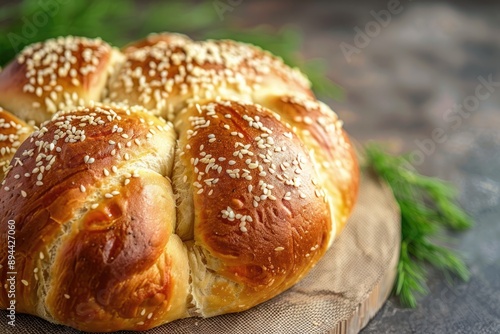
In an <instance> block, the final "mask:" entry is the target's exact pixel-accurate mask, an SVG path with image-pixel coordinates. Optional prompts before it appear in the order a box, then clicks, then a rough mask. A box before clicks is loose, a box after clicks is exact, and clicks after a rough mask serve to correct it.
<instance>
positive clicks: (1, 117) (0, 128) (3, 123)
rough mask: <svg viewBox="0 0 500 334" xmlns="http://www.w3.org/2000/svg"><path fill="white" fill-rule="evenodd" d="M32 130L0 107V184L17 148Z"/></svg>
mask: <svg viewBox="0 0 500 334" xmlns="http://www.w3.org/2000/svg"><path fill="white" fill-rule="evenodd" d="M32 131H33V128H32V127H31V126H29V125H28V124H26V123H25V122H23V121H21V120H20V119H19V118H17V117H15V116H14V115H12V114H11V113H9V112H7V111H6V110H3V109H2V108H1V107H0V182H1V181H3V178H4V177H5V174H6V173H7V171H8V169H10V161H11V160H12V157H13V156H14V154H15V153H16V150H17V148H18V147H19V146H20V145H21V143H22V142H23V141H24V140H25V139H26V138H27V137H28V136H29V134H30V133H31V132H32Z"/></svg>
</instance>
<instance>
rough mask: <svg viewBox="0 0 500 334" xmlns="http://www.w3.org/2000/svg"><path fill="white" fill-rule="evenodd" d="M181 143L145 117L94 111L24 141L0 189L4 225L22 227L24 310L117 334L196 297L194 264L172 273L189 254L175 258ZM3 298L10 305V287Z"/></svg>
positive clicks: (0, 253) (0, 258)
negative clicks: (192, 292)
mask: <svg viewBox="0 0 500 334" xmlns="http://www.w3.org/2000/svg"><path fill="white" fill-rule="evenodd" d="M174 136H175V134H174V132H173V130H172V126H171V125H169V124H167V123H165V122H164V121H161V120H160V119H157V118H155V117H153V116H151V115H150V114H148V113H146V112H144V111H137V112H130V111H124V110H122V109H119V108H118V109H117V108H109V107H99V106H97V107H92V108H80V110H78V111H76V112H73V113H67V114H61V115H60V116H58V117H55V118H54V120H53V121H51V122H48V123H44V124H43V125H42V127H41V129H40V130H39V131H36V132H35V133H34V134H33V135H31V137H30V138H29V139H28V140H26V141H25V142H24V143H23V145H21V147H20V149H19V150H18V152H17V153H16V158H18V161H19V163H18V164H15V165H14V167H13V168H12V170H11V171H10V173H9V174H8V176H7V178H6V179H5V183H4V185H3V186H2V189H0V214H1V219H2V221H8V220H13V221H15V222H16V240H18V241H19V242H18V244H17V247H16V269H17V271H18V273H19V275H18V277H17V287H16V288H17V289H16V293H17V295H16V298H17V308H18V310H19V311H20V312H26V313H32V314H38V315H41V316H44V317H45V318H46V319H48V320H51V321H55V322H59V323H66V324H69V325H71V326H74V327H76V328H79V329H84V330H103V329H104V330H108V331H111V330H118V329H137V328H144V326H146V327H150V326H151V325H154V324H155V323H163V322H165V321H166V320H169V319H170V318H171V314H168V312H166V311H167V310H168V309H169V307H170V303H171V302H172V300H174V301H176V300H177V299H186V298H187V290H188V289H187V276H188V267H187V266H186V265H184V266H182V265H176V266H175V267H171V266H170V265H169V263H171V262H174V263H175V262H178V261H179V259H181V258H182V257H183V256H184V257H186V255H183V254H182V250H177V251H176V254H175V256H177V257H178V258H177V259H171V257H172V254H169V253H168V252H167V251H166V248H167V247H166V245H167V243H169V242H170V239H171V238H172V232H173V230H174V226H175V207H174V198H173V193H172V191H171V189H170V186H169V181H168V180H167V179H166V178H164V177H163V176H162V175H166V174H167V173H170V170H171V164H172V162H173V160H172V158H173V152H172V150H173V146H174ZM27 194H29V196H27ZM153 208H154V209H153ZM6 228H7V225H6V224H2V225H1V226H0V234H1V236H0V239H1V240H2V243H3V244H6V240H5V239H6V236H7V230H6ZM23 240H26V241H29V242H23ZM174 243H175V241H174ZM178 247H180V249H182V247H183V246H182V245H181V244H180V243H179V246H178ZM6 251H7V249H6V248H2V249H1V250H0V263H1V264H2V266H3V267H7V253H6ZM177 253H179V254H177ZM161 261H163V262H164V265H163V266H161ZM157 262H158V263H157ZM160 268H163V270H160ZM179 271H183V273H179ZM5 275H6V271H2V273H1V276H2V280H4V281H5V279H6V277H5ZM174 276H175V277H177V276H178V277H180V278H181V279H182V280H181V281H179V280H177V279H172V277H174ZM23 281H24V282H27V283H28V284H27V285H26V284H24V283H23ZM173 290H175V292H174V291H173ZM182 294H184V297H183V296H182ZM174 297H175V298H174ZM0 302H1V305H2V306H3V307H6V305H7V302H8V299H7V295H6V291H5V290H2V291H1V293H0ZM40 309H42V310H45V311H43V312H45V314H44V313H43V312H41V311H40ZM142 309H145V310H147V312H148V314H147V315H149V313H153V315H154V318H153V316H150V318H149V319H146V317H147V315H146V316H144V315H141V312H142ZM157 313H158V314H159V316H158V315H157ZM183 314H184V315H185V314H186V313H185V312H184V313H183V312H182V310H180V311H179V310H177V314H176V315H177V317H178V316H182V315H183ZM90 320H91V321H90ZM145 320H147V321H145ZM145 324H146V325H145Z"/></svg>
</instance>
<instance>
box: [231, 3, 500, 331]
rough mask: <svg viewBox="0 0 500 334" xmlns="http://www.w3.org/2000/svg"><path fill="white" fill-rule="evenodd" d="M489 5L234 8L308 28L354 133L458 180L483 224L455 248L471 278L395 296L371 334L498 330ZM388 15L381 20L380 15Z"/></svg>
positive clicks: (243, 15)
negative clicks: (341, 92) (413, 296)
mask: <svg viewBox="0 0 500 334" xmlns="http://www.w3.org/2000/svg"><path fill="white" fill-rule="evenodd" d="M485 3H486V2H479V3H475V5H472V4H468V3H467V2H458V3H454V4H450V3H446V2H425V1H424V2H422V1H408V0H404V1H403V0H402V1H399V2H398V1H392V2H391V1H376V2H368V1H364V2H361V3H349V4H339V3H336V2H333V1H307V2H306V1H304V2H295V1H272V2H265V1H252V2H243V3H241V5H240V6H238V7H236V8H235V9H234V11H233V12H232V13H231V15H235V16H236V17H238V19H239V20H240V21H239V22H240V23H241V24H242V25H243V26H244V25H245V24H247V25H249V26H251V25H256V24H269V23H271V24H272V25H273V26H275V27H279V26H281V25H284V24H290V23H291V24H294V25H295V26H296V27H297V28H298V29H300V30H301V31H302V32H303V35H304V41H305V43H304V47H303V50H302V51H303V53H304V54H305V56H306V57H308V58H315V57H320V58H324V59H326V60H327V63H328V70H329V72H328V73H329V76H330V77H331V78H332V79H333V80H334V81H335V82H337V83H338V84H340V85H341V86H342V87H343V88H344V89H345V92H346V97H345V99H344V101H341V102H338V101H326V102H327V103H328V104H330V105H331V106H332V107H333V108H334V110H335V111H336V112H337V113H338V114H339V115H340V117H341V118H342V119H343V120H344V121H345V126H346V128H347V130H348V131H349V132H350V134H351V135H352V136H353V137H354V138H356V139H357V140H358V141H360V142H362V143H366V142H368V141H371V140H375V141H378V142H383V143H384V144H386V145H387V146H388V147H389V148H390V149H391V150H392V151H393V152H396V153H399V152H409V153H411V156H412V159H413V165H414V166H415V167H416V168H417V169H418V170H419V171H421V172H422V173H424V174H427V175H431V176H437V177H440V178H443V179H446V180H449V181H451V182H453V183H455V184H456V185H457V187H458V188H459V190H460V194H461V196H460V199H461V203H462V204H463V206H464V207H465V209H466V210H467V211H468V212H469V213H470V214H471V215H472V217H473V218H474V220H475V227H474V228H473V229H472V230H470V231H467V232H464V233H457V234H455V235H453V236H454V237H455V238H456V239H455V241H456V242H454V243H453V244H452V246H453V247H455V248H457V249H458V250H459V251H460V252H461V253H462V254H463V256H464V258H465V260H466V262H467V264H468V266H469V267H470V270H471V272H472V277H471V279H470V281H469V282H468V283H462V282H454V284H451V282H449V281H447V280H446V279H445V277H443V276H441V275H438V274H436V273H431V279H430V281H429V284H428V288H429V290H430V293H429V294H428V295H427V296H425V297H423V298H421V299H420V300H419V305H418V307H417V308H416V309H405V308H403V307H401V305H400V304H399V303H398V301H397V299H396V298H391V299H389V300H388V301H387V302H386V304H385V305H384V307H383V308H382V310H381V311H380V312H379V313H378V314H377V315H376V317H375V318H374V319H373V320H372V321H371V322H370V323H369V324H368V326H367V327H366V328H365V329H364V330H363V333H499V332H500V205H499V202H500V131H499V130H500V62H499V59H500V4H498V3H497V4H495V5H491V4H485ZM395 4H398V5H397V6H396V5H395ZM390 6H392V7H390ZM391 8H392V9H393V11H392V12H390V9H391ZM388 11H389V13H390V16H389V17H388V18H386V19H385V21H384V22H383V23H384V25H385V26H383V25H382V24H381V23H380V22H379V21H377V20H376V18H375V16H374V13H378V14H379V15H383V14H381V13H387V12H388ZM375 15H376V14H375ZM386 17H387V16H386ZM367 28H368V29H372V30H371V32H370V31H367V30H366V29H367ZM359 31H362V32H364V33H365V34H366V36H367V37H368V38H367V39H365V40H363V39H362V37H359V36H358V37H357V35H360V33H359ZM368 32H370V34H371V36H370V35H368V34H367V33H368ZM343 50H344V51H343ZM346 50H347V52H346ZM488 82H489V83H488ZM461 106H462V107H461Z"/></svg>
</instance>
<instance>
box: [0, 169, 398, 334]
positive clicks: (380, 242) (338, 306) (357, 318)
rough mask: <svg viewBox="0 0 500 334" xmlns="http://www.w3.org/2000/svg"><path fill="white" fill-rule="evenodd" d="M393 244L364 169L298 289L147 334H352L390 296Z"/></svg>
mask: <svg viewBox="0 0 500 334" xmlns="http://www.w3.org/2000/svg"><path fill="white" fill-rule="evenodd" d="M399 246H400V215H399V209H398V206H397V203H396V202H395V200H394V198H393V196H392V193H391V191H390V190H389V189H388V187H387V186H386V185H385V184H382V183H381V182H380V181H379V180H378V179H377V178H376V177H375V176H374V175H373V174H372V173H371V172H367V171H364V172H363V177H362V182H361V188H360V192H359V199H358V203H357V204H356V208H355V211H354V214H353V215H352V217H351V219H350V221H349V223H348V224H347V227H346V229H345V230H344V232H342V234H341V236H340V237H339V238H338V239H337V240H336V241H335V243H334V244H333V246H332V248H331V249H330V250H329V251H328V253H327V254H326V255H325V257H324V258H323V259H322V260H321V261H320V262H319V263H318V264H317V266H316V267H315V268H314V269H313V270H312V271H311V272H310V273H309V275H307V277H306V278H305V279H304V280H302V281H301V282H300V283H299V284H297V285H295V286H294V287H293V288H291V289H290V290H288V291H286V292H284V293H282V294H281V295H279V296H277V297H276V298H274V299H272V300H270V301H268V302H266V303H263V304H261V305H259V306H257V307H255V308H253V309H251V310H249V311H246V312H242V313H238V314H228V315H223V316H218V317H214V318H209V319H200V318H190V319H183V320H179V321H175V322H173V323H170V324H167V325H164V326H160V327H158V328H155V329H152V330H150V331H148V332H147V333H149V334H164V333H204V334H212V333H214V334H216V333H238V334H243V333H330V332H331V333H357V332H358V331H359V330H360V329H361V328H363V327H364V326H365V325H366V324H367V323H368V321H369V319H371V318H372V317H373V316H374V315H375V313H376V312H377V311H378V310H379V308H380V307H381V306H382V304H383V302H384V301H385V299H386V298H387V296H388V294H389V293H390V291H391V288H392V285H393V282H394V278H395V271H396V265H397V260H398V255H399ZM1 314H2V320H1V321H0V333H12V334H26V333H28V334H31V333H40V334H42V333H43V334H55V333H65V334H66V333H80V332H78V331H76V330H74V329H71V328H68V327H64V326H56V325H53V324H51V323H49V322H46V321H44V320H41V319H39V318H37V317H34V316H29V315H24V314H17V315H16V326H15V327H12V326H10V325H8V324H7V317H6V314H7V313H6V312H5V311H1ZM122 333H125V332H122Z"/></svg>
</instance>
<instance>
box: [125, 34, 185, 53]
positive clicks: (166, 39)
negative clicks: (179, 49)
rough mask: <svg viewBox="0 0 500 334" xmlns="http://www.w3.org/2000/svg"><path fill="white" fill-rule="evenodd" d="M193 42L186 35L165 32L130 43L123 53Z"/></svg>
mask: <svg viewBox="0 0 500 334" xmlns="http://www.w3.org/2000/svg"><path fill="white" fill-rule="evenodd" d="M189 42H192V40H191V38H189V37H188V36H186V35H183V34H178V33H171V32H163V33H159V34H150V35H149V36H147V37H146V38H144V39H141V40H138V41H135V42H132V43H129V44H127V45H125V46H124V47H123V48H122V51H123V53H130V52H134V51H136V50H137V49H142V48H145V47H151V46H155V45H157V44H165V45H175V44H185V43H189Z"/></svg>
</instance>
